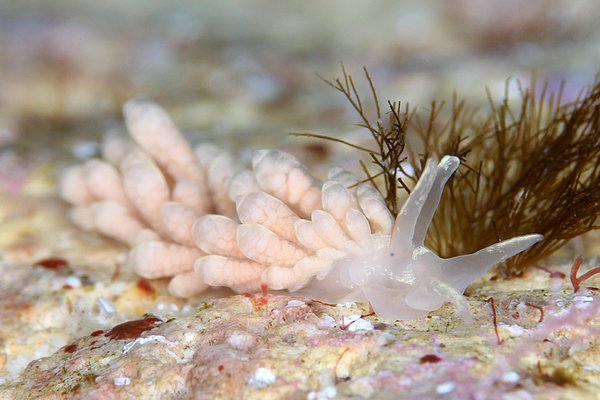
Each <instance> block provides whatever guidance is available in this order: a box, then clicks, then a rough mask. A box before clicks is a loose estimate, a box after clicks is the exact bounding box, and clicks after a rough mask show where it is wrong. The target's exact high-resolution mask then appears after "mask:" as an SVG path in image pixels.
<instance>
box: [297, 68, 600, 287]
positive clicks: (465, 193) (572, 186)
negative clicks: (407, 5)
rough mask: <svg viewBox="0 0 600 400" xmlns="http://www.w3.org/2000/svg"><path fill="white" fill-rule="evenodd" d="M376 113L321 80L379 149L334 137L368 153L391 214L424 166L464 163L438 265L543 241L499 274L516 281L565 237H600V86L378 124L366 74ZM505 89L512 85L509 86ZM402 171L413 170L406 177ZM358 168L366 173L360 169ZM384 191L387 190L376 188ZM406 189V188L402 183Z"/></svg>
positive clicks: (449, 190)
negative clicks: (522, 238) (522, 241)
mask: <svg viewBox="0 0 600 400" xmlns="http://www.w3.org/2000/svg"><path fill="white" fill-rule="evenodd" d="M365 76H366V79H367V81H368V83H369V87H370V89H371V97H372V101H373V102H374V104H375V108H376V116H377V118H376V120H375V121H373V120H372V119H369V118H368V117H367V115H366V111H365V106H364V103H363V102H362V101H361V99H360V96H359V93H358V91H357V90H356V87H355V84H354V81H353V80H352V77H351V76H350V75H349V74H348V73H347V72H346V71H345V70H344V69H342V78H337V79H334V80H333V81H326V82H327V83H328V84H329V85H331V86H333V87H334V88H335V89H336V90H338V91H340V92H341V93H342V94H343V95H344V96H345V97H346V98H347V99H348V101H350V103H351V105H352V107H353V108H354V109H355V110H356V111H357V113H358V115H359V117H360V119H361V123H360V126H363V127H365V128H367V129H368V130H369V131H370V132H371V135H372V136H373V139H374V141H375V144H376V146H375V147H376V150H370V149H365V148H363V147H361V146H357V145H354V144H352V143H348V142H345V141H343V140H340V139H336V138H330V137H329V136H326V135H316V134H303V135H308V136H314V137H319V138H325V139H330V140H335V141H338V142H342V143H345V144H348V145H351V146H353V147H356V148H359V149H360V150H364V151H366V152H367V153H368V155H369V157H370V161H371V162H372V163H374V164H375V165H376V166H377V167H378V168H379V172H378V173H377V174H369V173H367V178H368V180H371V181H373V182H374V183H378V182H381V181H383V182H384V184H383V185H381V184H380V185H379V189H380V190H381V191H382V193H383V194H384V196H385V198H386V201H387V204H388V206H389V208H390V210H391V211H392V212H394V213H397V212H398V210H399V207H400V205H399V204H398V203H399V202H398V189H399V188H405V189H407V190H408V188H407V185H406V184H405V182H411V181H412V182H415V181H416V179H418V177H419V176H420V174H421V172H422V168H423V166H424V163H425V160H426V159H427V158H428V157H431V156H435V157H437V158H438V159H439V158H441V157H442V156H444V155H455V156H458V157H460V159H461V161H462V165H461V167H460V169H459V170H458V171H457V173H456V174H455V175H454V177H453V178H452V179H451V180H450V181H449V183H448V185H447V187H446V189H445V191H444V195H443V197H442V200H441V203H440V206H439V207H438V210H437V212H436V214H435V217H434V220H433V224H432V226H431V228H430V229H429V233H428V236H427V240H426V245H427V246H428V247H430V248H431V249H433V250H434V251H436V252H437V253H438V254H440V255H441V256H442V257H452V256H456V255H460V254H466V253H470V252H473V251H477V250H479V249H481V248H483V247H485V246H488V245H490V244H492V243H495V242H498V241H501V240H506V239H509V238H512V237H515V236H519V235H523V234H529V233H540V234H543V235H544V240H543V241H541V242H540V243H538V244H536V245H535V246H533V247H532V248H531V249H529V250H528V251H526V252H524V253H521V254H519V255H518V256H516V257H513V258H511V259H509V260H508V261H506V262H505V263H504V264H503V265H500V266H499V267H498V272H499V273H500V274H501V275H502V276H503V277H513V276H518V275H520V274H521V273H522V272H523V270H524V269H525V268H526V267H527V266H529V265H531V264H533V263H535V262H537V261H539V260H540V259H542V258H545V257H547V256H549V255H550V254H552V253H553V252H555V251H556V250H557V249H559V248H560V247H561V246H563V245H564V244H565V243H566V242H567V241H569V240H570V239H572V238H574V237H577V236H579V235H581V234H583V233H586V232H588V231H590V230H593V229H596V228H597V227H598V226H597V225H596V219H597V217H598V215H599V214H600V131H599V129H600V80H596V81H595V82H594V83H593V85H591V86H590V87H589V88H587V89H586V90H584V91H582V92H581V95H580V96H579V97H578V99H577V100H575V101H572V102H563V101H562V92H563V90H562V88H563V86H561V88H560V89H559V90H558V91H557V92H556V93H550V91H549V90H548V87H547V85H541V87H540V86H536V84H535V83H533V84H532V85H531V86H529V87H523V86H522V85H520V84H519V95H518V99H516V101H513V99H510V98H509V96H508V90H507V91H506V93H505V96H504V98H503V99H502V100H501V101H500V102H496V101H494V100H493V99H492V96H491V95H490V94H489V92H488V99H489V105H488V106H487V107H473V106H469V105H467V103H466V102H465V101H464V100H460V99H459V98H458V96H456V95H455V96H453V99H452V101H451V103H450V104H449V105H447V104H445V103H439V102H435V101H434V102H432V103H431V105H430V107H429V110H428V111H427V112H409V110H408V107H405V108H404V110H403V111H402V110H401V109H400V105H399V104H400V103H391V102H388V107H389V111H388V112H387V113H385V117H387V119H388V121H387V122H386V123H384V122H382V120H383V119H385V118H382V111H381V108H380V105H379V100H378V98H377V94H376V91H375V89H374V85H373V83H372V80H371V77H370V76H369V74H368V72H367V71H366V69H365ZM507 88H508V83H507ZM406 163H408V164H410V165H411V167H412V168H413V169H414V171H415V172H414V174H412V175H409V174H407V173H406V170H405V169H404V168H403V167H404V166H406ZM363 169H364V170H365V171H367V170H368V169H369V168H367V166H366V165H365V164H363ZM382 186H383V187H382ZM408 186H410V185H408Z"/></svg>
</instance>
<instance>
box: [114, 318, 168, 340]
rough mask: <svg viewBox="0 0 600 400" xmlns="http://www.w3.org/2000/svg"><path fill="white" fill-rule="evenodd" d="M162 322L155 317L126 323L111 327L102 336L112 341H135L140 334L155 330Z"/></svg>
mask: <svg viewBox="0 0 600 400" xmlns="http://www.w3.org/2000/svg"><path fill="white" fill-rule="evenodd" d="M162 322H163V321H162V320H161V319H160V318H156V317H147V318H143V319H137V320H135V321H127V322H123V323H122V324H119V325H117V326H115V327H113V328H112V329H111V330H110V331H108V332H106V333H105V334H104V336H106V337H108V338H110V339H113V340H126V339H137V338H138V337H140V335H141V334H142V333H144V332H146V331H149V330H151V329H154V328H156V327H157V326H158V325H160V324H161V323H162Z"/></svg>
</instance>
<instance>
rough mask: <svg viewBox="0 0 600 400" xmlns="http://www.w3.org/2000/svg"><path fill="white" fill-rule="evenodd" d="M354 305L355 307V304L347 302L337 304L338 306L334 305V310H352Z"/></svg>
mask: <svg viewBox="0 0 600 400" xmlns="http://www.w3.org/2000/svg"><path fill="white" fill-rule="evenodd" d="M355 305H356V303H352V302H348V303H339V304H336V305H335V307H336V308H352V307H354V306H355Z"/></svg>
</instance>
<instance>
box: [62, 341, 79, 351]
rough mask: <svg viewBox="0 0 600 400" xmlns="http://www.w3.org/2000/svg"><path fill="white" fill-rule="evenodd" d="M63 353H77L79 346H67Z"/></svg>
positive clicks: (73, 344)
mask: <svg viewBox="0 0 600 400" xmlns="http://www.w3.org/2000/svg"><path fill="white" fill-rule="evenodd" d="M63 351H64V352H65V353H75V352H76V351H77V345H76V344H75V343H72V344H69V345H66V346H65V347H63Z"/></svg>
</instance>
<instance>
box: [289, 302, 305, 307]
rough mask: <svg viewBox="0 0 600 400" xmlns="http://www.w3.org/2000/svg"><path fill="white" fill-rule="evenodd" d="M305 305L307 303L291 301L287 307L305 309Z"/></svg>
mask: <svg viewBox="0 0 600 400" xmlns="http://www.w3.org/2000/svg"><path fill="white" fill-rule="evenodd" d="M305 305H306V303H305V302H303V301H301V300H290V301H288V303H287V306H286V307H304V306H305Z"/></svg>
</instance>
